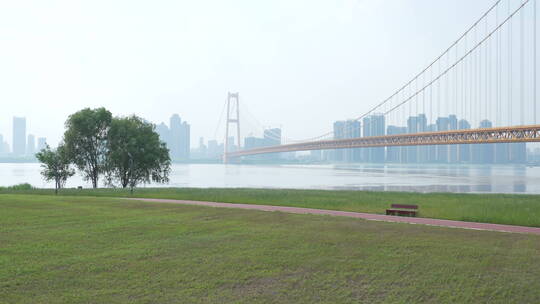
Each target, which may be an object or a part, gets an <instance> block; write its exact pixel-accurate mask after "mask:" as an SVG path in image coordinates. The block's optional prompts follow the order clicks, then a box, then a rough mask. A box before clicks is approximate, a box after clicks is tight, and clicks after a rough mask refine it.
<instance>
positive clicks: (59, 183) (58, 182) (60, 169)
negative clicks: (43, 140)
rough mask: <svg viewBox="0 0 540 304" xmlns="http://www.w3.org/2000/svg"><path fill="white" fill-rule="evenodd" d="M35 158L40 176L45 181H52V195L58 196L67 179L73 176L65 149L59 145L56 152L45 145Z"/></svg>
mask: <svg viewBox="0 0 540 304" xmlns="http://www.w3.org/2000/svg"><path fill="white" fill-rule="evenodd" d="M36 157H37V159H38V160H39V161H40V162H41V168H42V170H41V175H43V178H44V179H45V180H46V181H52V180H54V193H55V194H58V189H62V188H63V187H64V185H65V184H66V181H67V179H68V178H70V177H71V176H73V175H74V174H75V171H74V170H73V169H71V166H70V158H69V155H68V153H67V149H66V147H65V146H64V145H59V146H58V148H56V150H51V148H50V147H49V145H47V146H46V147H45V149H43V150H41V151H40V152H38V153H37V154H36Z"/></svg>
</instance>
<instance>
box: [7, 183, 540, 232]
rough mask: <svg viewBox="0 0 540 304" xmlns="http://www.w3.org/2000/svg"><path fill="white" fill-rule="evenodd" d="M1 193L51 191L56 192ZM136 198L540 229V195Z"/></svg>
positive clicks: (315, 193) (239, 193) (143, 192)
mask: <svg viewBox="0 0 540 304" xmlns="http://www.w3.org/2000/svg"><path fill="white" fill-rule="evenodd" d="M0 193H24V194H47V195H50V194H52V193H53V191H52V190H40V189H35V190H29V191H9V190H0ZM61 195H82V196H107V197H120V196H130V194H129V191H126V190H122V189H97V190H92V189H85V190H76V189H65V190H62V191H61ZM134 196H136V197H146V198H170V199H186V200H202V201H215V202H227V203H246V204H261V205H278V206H294V207H306V208H317V209H331V210H342V211H356V212H368V213H380V214H383V213H384V212H385V210H386V208H388V207H389V206H390V204H392V203H402V204H416V205H419V206H420V213H419V216H421V217H428V218H438V219H449V220H461V221H471V222H484V223H497V224H507V225H521V226H533V227H540V195H519V194H518V195H511V194H454V193H425V194H423V193H411V192H369V191H341V190H340V191H331V190H280V189H198V188H153V189H152V188H148V189H136V190H135V194H134Z"/></svg>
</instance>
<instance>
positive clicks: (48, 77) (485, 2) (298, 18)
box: [0, 0, 494, 147]
mask: <svg viewBox="0 0 540 304" xmlns="http://www.w3.org/2000/svg"><path fill="white" fill-rule="evenodd" d="M493 2H494V1H493V0H475V1H466V0H455V1H440V0H438V1H433V0H401V1H400V0H380V1H362V0H357V1H351V0H337V1H313V0H310V1H307V0H297V1H208V0H207V1H172V0H171V1H165V0H163V1H73V0H70V1H53V0H50V1H38V0H28V1H2V2H1V3H0V105H1V108H0V134H2V135H3V136H4V140H6V141H7V142H8V143H9V144H10V145H11V140H12V139H11V136H12V118H13V116H24V117H26V118H27V133H31V134H34V135H36V137H47V140H48V142H49V143H50V144H52V145H56V144H57V143H58V141H59V140H60V138H61V136H62V134H63V131H64V121H65V120H66V118H67V116H68V115H69V114H71V113H73V112H75V111H78V110H80V109H82V108H85V107H92V108H94V107H100V106H104V107H106V108H107V109H109V110H110V111H111V112H112V113H113V114H114V115H129V114H137V115H139V116H142V117H144V118H145V119H147V120H149V121H152V122H154V123H156V124H158V123H160V122H162V121H164V122H166V123H167V124H168V120H169V117H170V116H171V115H172V114H173V113H178V114H179V115H180V117H181V118H182V120H187V121H188V122H189V123H190V124H191V139H192V140H191V141H192V147H193V146H198V140H199V137H204V138H205V140H208V139H212V138H213V137H214V133H215V129H216V125H217V122H218V119H219V116H220V113H221V110H222V107H223V103H224V102H225V100H226V96H227V92H228V91H231V92H240V99H241V101H242V102H243V103H244V104H247V105H248V107H249V110H250V112H251V113H252V114H253V115H254V116H255V117H257V118H258V120H259V121H260V122H261V123H262V124H263V125H265V126H272V127H276V126H282V127H283V133H284V136H285V137H288V138H306V137H311V136H317V135H320V134H322V133H324V132H326V131H329V130H330V129H331V128H332V123H333V122H334V121H335V120H343V119H347V118H354V117H357V116H359V115H360V114H362V113H364V112H365V111H366V110H368V109H369V108H370V107H372V106H373V105H374V104H376V103H378V102H380V101H381V100H382V99H384V98H385V97H387V96H388V95H389V94H391V93H392V92H393V91H394V90H395V89H396V88H397V87H398V86H401V85H402V84H403V83H404V82H405V81H407V80H408V79H409V78H410V77H411V76H413V75H414V74H415V73H417V72H419V71H420V69H421V68H423V67H424V66H425V65H426V64H427V63H428V62H429V61H431V60H432V59H434V57H435V56H437V55H438V54H439V53H440V52H442V51H443V50H444V49H445V48H446V47H447V46H448V45H450V43H452V42H453V41H454V40H455V39H456V38H457V37H458V36H459V35H460V34H461V33H462V32H463V31H464V30H465V29H466V28H467V27H468V26H470V25H471V24H472V23H473V22H474V21H475V20H476V19H477V18H478V17H479V16H480V15H481V14H482V13H483V12H484V11H485V10H486V9H487V8H488V7H489V6H490V5H491V4H492V3H493ZM241 110H242V109H241ZM241 115H242V113H241ZM223 131H224V127H221V128H220V133H219V135H218V139H219V140H221V139H222V134H223ZM253 131H254V130H246V129H244V130H242V132H243V134H246V133H249V132H253ZM256 135H258V134H256Z"/></svg>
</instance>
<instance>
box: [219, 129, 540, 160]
mask: <svg viewBox="0 0 540 304" xmlns="http://www.w3.org/2000/svg"><path fill="white" fill-rule="evenodd" d="M515 142H540V125H529V126H515V127H504V128H485V129H469V130H452V131H440V132H424V133H414V134H400V135H385V136H373V137H357V138H346V139H333V140H321V141H312V142H304V143H296V144H287V145H279V146H270V147H264V148H257V149H251V150H242V151H236V152H232V153H228V154H227V158H231V157H240V156H247V155H255V154H266V153H279V152H293V151H309V150H327V149H350V148H366V147H386V146H422V145H456V144H486V143H515Z"/></svg>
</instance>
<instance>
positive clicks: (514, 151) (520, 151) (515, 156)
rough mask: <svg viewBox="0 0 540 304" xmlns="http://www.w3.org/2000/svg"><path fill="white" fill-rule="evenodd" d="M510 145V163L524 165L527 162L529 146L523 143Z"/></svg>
mask: <svg viewBox="0 0 540 304" xmlns="http://www.w3.org/2000/svg"><path fill="white" fill-rule="evenodd" d="M508 145H509V150H510V151H509V152H510V157H509V161H510V162H511V163H515V164H523V163H526V162H527V146H526V144H525V143H524V142H523V143H511V144H508Z"/></svg>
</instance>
